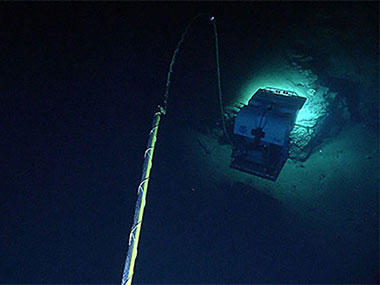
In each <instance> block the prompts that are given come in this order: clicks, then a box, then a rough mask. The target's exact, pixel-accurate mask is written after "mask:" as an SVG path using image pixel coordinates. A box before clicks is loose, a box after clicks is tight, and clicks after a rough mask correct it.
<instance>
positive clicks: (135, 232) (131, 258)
mask: <svg viewBox="0 0 380 285" xmlns="http://www.w3.org/2000/svg"><path fill="white" fill-rule="evenodd" d="M202 15H203V14H199V15H197V16H195V17H194V18H193V19H192V20H191V21H190V22H189V23H188V24H187V26H186V28H185V31H184V32H183V33H182V35H181V39H180V40H179V41H178V44H177V47H176V49H175V51H174V53H173V57H172V60H171V62H170V66H169V72H168V77H167V80H166V90H165V94H164V100H163V104H162V106H158V110H157V111H156V113H155V114H154V117H153V124H152V129H151V131H150V133H149V140H148V145H147V149H146V150H145V153H144V163H143V171H142V177H141V181H140V183H139V186H138V187H137V202H136V207H135V214H134V217H133V225H132V228H131V232H130V234H129V242H128V253H127V257H126V259H125V265H124V270H123V276H122V281H121V284H122V285H126V284H127V285H129V284H131V283H132V277H133V271H134V267H135V261H136V257H137V249H138V244H139V238H140V231H141V225H142V221H143V216H144V208H145V203H146V195H147V191H148V184H149V175H150V171H151V168H152V161H153V154H154V147H155V145H156V141H157V133H158V127H159V124H160V120H161V116H162V115H165V114H166V109H167V102H168V97H169V88H170V84H171V80H170V78H171V74H172V72H173V65H174V63H175V60H176V58H177V54H178V51H179V49H180V47H181V45H182V43H183V41H184V39H185V36H186V34H187V32H188V30H189V28H190V26H191V25H192V24H193V23H194V21H195V20H196V19H197V18H199V17H200V16H202ZM210 21H211V22H212V24H213V26H214V33H215V44H216V57H217V76H218V90H219V100H220V101H219V102H220V107H221V113H222V116H224V114H223V104H222V98H221V96H222V95H221V85H220V69H219V50H218V38H217V31H216V25H215V21H214V17H211V18H210ZM222 119H223V128H224V132H225V135H226V136H227V138H228V134H227V131H226V128H225V125H224V118H222Z"/></svg>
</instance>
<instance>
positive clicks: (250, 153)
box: [230, 87, 306, 181]
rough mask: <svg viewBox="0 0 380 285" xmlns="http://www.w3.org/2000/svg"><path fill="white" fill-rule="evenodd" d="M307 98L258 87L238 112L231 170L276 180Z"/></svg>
mask: <svg viewBox="0 0 380 285" xmlns="http://www.w3.org/2000/svg"><path fill="white" fill-rule="evenodd" d="M305 101H306V98H304V97H300V96H298V95H297V94H296V93H295V92H293V91H287V90H282V89H277V88H271V87H267V88H260V89H259V90H257V91H256V93H254V94H253V95H252V97H251V99H250V100H249V102H248V105H245V106H243V107H242V108H241V109H240V111H239V112H238V113H237V115H236V117H235V121H234V128H233V136H232V142H233V149H232V155H231V164H230V167H231V168H234V169H238V170H241V171H244V172H247V173H251V174H254V175H257V176H261V177H264V178H267V179H270V180H272V181H275V180H276V179H277V177H278V176H279V174H280V172H281V169H282V167H283V166H284V164H285V162H286V160H287V158H288V153H289V146H290V142H289V141H290V139H289V135H290V132H291V130H292V129H293V127H294V124H295V120H296V117H297V113H298V110H300V109H301V108H302V106H303V105H304V103H305Z"/></svg>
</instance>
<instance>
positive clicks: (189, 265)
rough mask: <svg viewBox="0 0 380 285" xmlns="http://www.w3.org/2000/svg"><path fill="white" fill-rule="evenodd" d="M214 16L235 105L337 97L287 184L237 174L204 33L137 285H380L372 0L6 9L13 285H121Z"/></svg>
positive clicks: (0, 79)
mask: <svg viewBox="0 0 380 285" xmlns="http://www.w3.org/2000/svg"><path fill="white" fill-rule="evenodd" d="M198 13H207V14H209V15H212V16H215V20H216V25H217V27H218V36H219V45H220V46H219V52H220V69H221V80H222V81H221V82H222V91H223V100H224V104H225V106H226V108H227V107H228V106H233V105H234V104H237V103H239V102H242V103H247V100H248V99H249V98H250V96H251V95H252V94H253V93H254V92H255V91H256V90H257V88H259V87H266V86H271V87H279V88H287V89H289V90H296V91H297V92H301V93H302V92H305V94H303V93H302V94H299V95H305V96H306V95H307V96H308V100H311V101H312V100H313V98H316V96H317V95H318V94H319V93H318V92H321V93H320V94H323V96H322V97H320V98H322V99H323V100H325V99H326V98H327V99H326V100H329V101H326V102H327V103H326V102H325V101H323V102H321V101H318V100H316V101H315V102H317V103H316V105H315V106H316V110H320V109H323V108H325V109H323V112H316V113H318V115H321V116H322V115H323V116H324V118H325V117H326V118H329V119H328V120H327V119H326V120H323V124H322V123H321V124H322V126H323V127H322V126H321V127H320V126H318V128H315V133H317V134H318V133H319V134H320V135H319V136H318V139H316V140H314V141H313V144H312V146H310V148H308V153H307V155H305V156H302V154H300V156H297V157H296V156H295V157H294V158H293V159H288V161H287V163H286V164H285V166H284V168H283V169H282V172H281V173H280V176H279V178H278V179H277V180H276V181H275V182H272V181H269V180H265V179H263V178H260V177H256V176H253V175H250V174H247V173H243V172H240V171H237V170H234V169H231V168H229V164H230V159H231V158H230V156H231V147H230V146H229V145H228V144H223V143H220V140H218V136H217V134H218V132H219V133H220V128H221V126H220V110H219V101H218V90H217V74H216V61H215V42H214V34H213V29H212V25H211V24H210V21H209V19H208V17H203V18H202V17H201V18H200V19H198V20H197V21H196V22H195V23H194V24H193V25H192V26H191V28H190V29H189V32H188V34H187V36H186V38H185V41H184V43H183V45H182V46H181V49H180V52H179V54H178V57H177V60H176V62H175V65H174V72H173V76H172V86H171V89H170V96H169V102H168V113H167V115H166V116H164V117H163V119H162V122H161V125H160V129H159V132H158V142H157V145H156V147H157V148H156V152H155V157H154V162H153V169H152V173H151V180H150V184H149V191H148V195H147V205H146V209H145V215H144V222H143V226H142V231H141V238H140V244H139V251H138V257H137V261H136V267H135V275H134V279H133V281H134V283H136V284H153V283H154V284H205V283H213V284H221V283H223V284H231V283H235V284H236V283H245V284H262V283H271V284H284V283H288V284H289V283H292V284H294V283H298V284H312V283H314V284H315V283H318V284H348V283H349V284H352V283H354V284H378V283H379V25H378V23H379V4H378V2H365V1H361V2H311V1H310V2H237V3H234V2H114V3H101V2H98V3H93V2H86V3H74V2H53V3H47V2H45V3H42V2H34V3H10V2H8V3H1V4H0V23H1V25H0V35H1V36H2V39H1V44H0V51H1V53H0V63H1V64H0V83H1V84H0V92H1V96H0V98H1V103H0V106H1V112H0V113H1V115H0V118H1V134H2V136H1V148H0V151H1V154H0V157H1V161H2V164H1V179H0V182H1V184H0V186H1V195H0V197H1V207H0V216H1V218H0V226H1V230H0V235H1V238H0V252H1V258H0V282H1V283H35V284H36V283H54V284H56V283H72V284H77V283H86V284H88V283H97V284H111V283H112V284H115V283H120V280H121V274H122V270H123V266H124V261H125V256H126V253H127V245H128V237H129V231H130V227H131V225H132V219H133V213H134V207H135V202H136V191H137V186H138V183H139V179H140V177H141V168H142V162H143V154H144V151H145V147H146V143H147V140H148V134H149V131H150V127H151V123H152V119H153V115H154V112H155V110H156V107H157V105H158V104H160V103H161V101H162V98H163V94H164V92H165V83H166V77H167V73H168V69H169V64H170V60H171V58H172V54H173V52H174V49H175V47H176V45H177V42H178V40H179V39H180V36H181V34H182V32H183V31H184V29H185V26H186V25H187V23H188V22H189V21H190V20H191V19H192V18H193V17H194V16H196V15H197V14H198ZM314 94H316V95H314ZM326 106H328V108H327V107H326ZM227 109H228V108H227ZM301 156H302V158H299V157H301Z"/></svg>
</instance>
